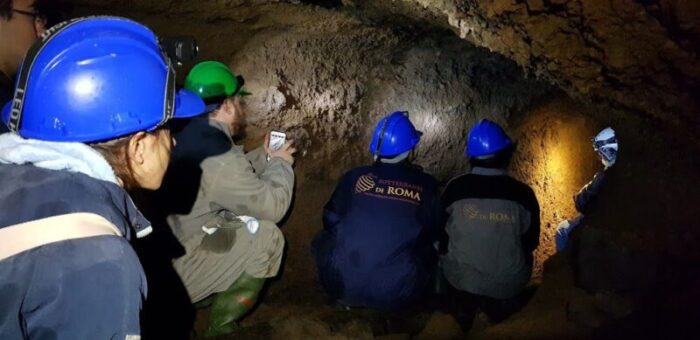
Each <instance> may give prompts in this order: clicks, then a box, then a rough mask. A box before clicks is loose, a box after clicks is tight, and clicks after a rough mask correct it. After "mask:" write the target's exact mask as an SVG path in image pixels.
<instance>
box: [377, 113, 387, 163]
mask: <svg viewBox="0 0 700 340" xmlns="http://www.w3.org/2000/svg"><path fill="white" fill-rule="evenodd" d="M387 125H389V118H388V117H387V118H385V119H384V123H383V124H382V130H381V131H380V132H379V140H377V147H376V148H375V149H374V161H375V162H376V161H377V160H378V159H379V150H381V149H382V143H383V142H384V132H386V127H387Z"/></svg>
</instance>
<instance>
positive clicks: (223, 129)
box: [209, 118, 233, 144]
mask: <svg viewBox="0 0 700 340" xmlns="http://www.w3.org/2000/svg"><path fill="white" fill-rule="evenodd" d="M209 125H211V126H213V127H215V128H217V129H219V130H221V132H223V133H224V134H226V137H228V139H229V140H231V144H233V135H232V134H231V129H229V127H228V126H226V124H224V123H222V122H220V121H218V120H216V119H214V118H209Z"/></svg>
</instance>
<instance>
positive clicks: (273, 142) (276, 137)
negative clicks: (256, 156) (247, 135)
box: [267, 131, 287, 151]
mask: <svg viewBox="0 0 700 340" xmlns="http://www.w3.org/2000/svg"><path fill="white" fill-rule="evenodd" d="M286 140H287V135H286V134H285V133H284V132H279V131H272V132H270V143H269V144H268V145H267V147H268V148H270V151H277V150H279V149H280V148H281V147H282V146H283V145H284V142H285V141H286Z"/></svg>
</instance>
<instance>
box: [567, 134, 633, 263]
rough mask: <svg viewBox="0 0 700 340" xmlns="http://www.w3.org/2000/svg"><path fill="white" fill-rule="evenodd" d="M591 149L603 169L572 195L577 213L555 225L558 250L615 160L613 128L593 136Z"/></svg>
mask: <svg viewBox="0 0 700 340" xmlns="http://www.w3.org/2000/svg"><path fill="white" fill-rule="evenodd" d="M593 150H595V152H596V153H597V154H598V158H599V159H600V161H601V163H603V170H599V171H598V172H596V173H595V175H594V176H593V179H592V180H591V181H590V182H588V183H586V185H584V186H583V188H581V190H579V192H577V193H576V195H574V206H575V207H576V211H578V212H579V214H578V215H577V216H576V217H574V218H572V219H567V220H564V221H562V222H561V223H559V226H557V233H556V234H555V235H554V242H555V246H556V248H557V251H558V252H560V251H564V250H565V249H566V245H567V243H568V242H569V234H571V232H572V231H574V229H576V227H578V225H579V224H581V221H582V220H583V217H584V214H587V213H588V210H589V209H590V208H589V207H590V205H591V201H593V200H594V198H595V197H596V196H597V195H598V192H599V191H600V188H601V186H602V185H603V181H604V180H605V176H606V172H607V171H608V170H609V169H610V168H611V167H612V166H613V165H615V162H616V161H617V152H618V150H619V144H618V142H617V137H616V136H615V130H613V129H612V128H610V127H607V128H605V129H603V130H601V131H600V132H599V133H598V134H597V135H596V136H595V137H594V138H593Z"/></svg>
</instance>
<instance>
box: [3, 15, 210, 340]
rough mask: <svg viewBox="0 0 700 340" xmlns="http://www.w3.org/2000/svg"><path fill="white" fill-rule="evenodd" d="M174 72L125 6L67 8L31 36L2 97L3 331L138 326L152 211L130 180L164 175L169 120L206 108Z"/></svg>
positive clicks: (152, 181)
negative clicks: (142, 244)
mask: <svg viewBox="0 0 700 340" xmlns="http://www.w3.org/2000/svg"><path fill="white" fill-rule="evenodd" d="M134 70H138V72H134ZM172 72H173V70H172V68H171V67H170V62H169V61H168V60H167V58H166V57H165V56H164V55H163V54H162V53H161V49H160V47H159V46H158V38H157V37H156V36H155V35H154V34H153V32H151V31H150V30H149V29H148V28H146V27H145V26H142V25H141V24H138V23H136V22H133V21H131V20H127V19H124V18H116V17H92V18H80V19H76V20H73V21H69V22H64V23H62V24H59V25H57V26H55V27H54V28H52V29H51V30H50V31H49V32H48V33H47V34H45V35H44V36H43V37H42V38H41V39H40V40H39V41H37V42H36V43H35V45H34V46H33V47H32V48H31V49H30V50H29V52H28V54H27V55H26V57H25V59H24V62H23V64H22V66H21V71H20V74H19V78H18V81H17V84H16V89H15V92H14V100H13V101H12V102H10V103H8V104H6V105H5V106H4V109H3V111H2V117H3V122H4V123H5V124H7V126H9V127H10V129H11V130H12V132H11V133H6V134H3V135H1V136H0V164H2V165H0V188H2V190H0V204H2V207H3V208H2V209H0V296H2V298H1V299H2V303H0V304H1V305H2V307H0V338H1V339H138V338H139V334H140V325H139V310H140V308H141V303H142V300H143V297H144V295H145V294H146V282H145V277H144V273H143V269H142V268H141V265H140V263H139V260H138V258H137V256H136V254H135V252H134V251H133V249H132V248H131V246H130V244H129V241H130V240H133V239H135V238H136V237H141V236H145V235H147V234H148V233H149V232H150V231H151V225H150V223H149V222H148V221H147V220H146V219H145V218H144V217H143V216H142V215H141V213H140V212H139V210H138V209H137V208H136V207H135V206H134V204H133V202H132V200H131V198H130V196H129V194H128V193H127V190H130V189H136V188H146V189H157V188H158V187H159V186H160V184H161V181H162V179H163V176H164V174H165V170H166V168H167V165H168V161H169V159H170V149H171V146H172V139H171V137H170V132H169V131H168V128H167V127H166V125H165V124H166V123H167V122H168V121H169V120H170V118H173V117H176V118H177V117H189V116H193V115H197V114H200V113H201V112H202V111H203V110H204V103H203V102H202V100H201V99H200V98H198V97H197V96H195V95H194V94H193V93H191V92H186V91H181V92H178V93H176V92H175V87H174V83H173V82H172V81H173V80H174V74H173V73H172Z"/></svg>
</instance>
